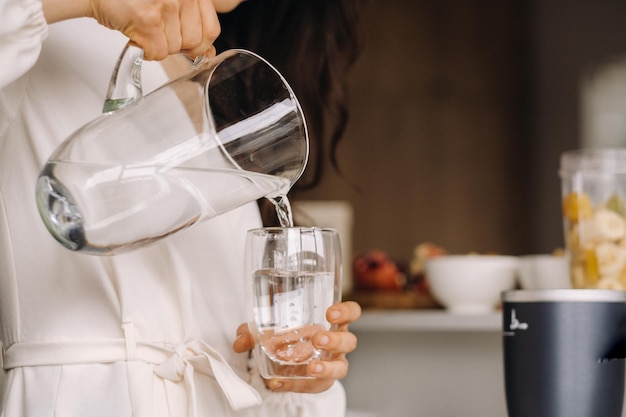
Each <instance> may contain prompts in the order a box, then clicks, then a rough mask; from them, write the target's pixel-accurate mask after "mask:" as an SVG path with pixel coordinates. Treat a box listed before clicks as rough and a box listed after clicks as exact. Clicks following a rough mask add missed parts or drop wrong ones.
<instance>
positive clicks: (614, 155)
mask: <svg viewBox="0 0 626 417" xmlns="http://www.w3.org/2000/svg"><path fill="white" fill-rule="evenodd" d="M560 175H561V181H562V197H563V221H564V229H565V243H566V247H567V249H568V251H569V252H570V260H571V264H570V266H571V268H570V271H571V276H572V285H573V287H574V288H603V289H614V290H624V289H626V149H579V150H574V151H568V152H565V153H563V154H562V156H561V170H560Z"/></svg>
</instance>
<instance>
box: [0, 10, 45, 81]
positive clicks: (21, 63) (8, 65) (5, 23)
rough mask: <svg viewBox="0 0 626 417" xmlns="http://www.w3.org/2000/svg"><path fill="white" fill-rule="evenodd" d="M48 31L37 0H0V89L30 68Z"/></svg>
mask: <svg viewBox="0 0 626 417" xmlns="http://www.w3.org/2000/svg"><path fill="white" fill-rule="evenodd" d="M47 34H48V25H47V23H46V19H45V18H44V15H43V9H42V5H41V1H40V0H0V63H2V64H1V68H0V90H1V89H3V88H4V87H6V86H7V85H9V84H11V83H12V82H13V81H15V80H17V79H18V78H19V77H21V76H22V75H24V74H25V73H26V72H27V71H28V70H29V69H30V68H32V66H33V65H34V64H35V62H36V61H37V58H38V57H39V53H40V51H41V45H42V43H43V41H44V39H45V38H46V36H47Z"/></svg>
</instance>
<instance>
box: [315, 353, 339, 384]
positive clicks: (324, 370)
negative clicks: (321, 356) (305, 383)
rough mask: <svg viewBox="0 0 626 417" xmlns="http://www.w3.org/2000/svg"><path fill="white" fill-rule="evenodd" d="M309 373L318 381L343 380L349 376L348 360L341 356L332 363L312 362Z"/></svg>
mask: <svg viewBox="0 0 626 417" xmlns="http://www.w3.org/2000/svg"><path fill="white" fill-rule="evenodd" d="M307 372H308V375H311V376H313V377H315V378H318V379H343V378H345V377H346V375H348V360H347V359H346V357H345V355H341V356H339V357H337V358H336V359H334V360H332V361H311V363H309V364H308V365H307Z"/></svg>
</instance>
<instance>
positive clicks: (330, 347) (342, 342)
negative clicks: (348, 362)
mask: <svg viewBox="0 0 626 417" xmlns="http://www.w3.org/2000/svg"><path fill="white" fill-rule="evenodd" d="M356 345H357V337H356V336H355V335H354V334H353V333H350V332H318V333H316V334H315V335H314V336H313V346H315V347H316V348H317V349H322V350H325V351H327V352H333V353H350V352H352V351H353V350H354V349H356Z"/></svg>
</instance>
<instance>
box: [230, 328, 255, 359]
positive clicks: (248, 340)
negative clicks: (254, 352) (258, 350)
mask: <svg viewBox="0 0 626 417" xmlns="http://www.w3.org/2000/svg"><path fill="white" fill-rule="evenodd" d="M253 347H254V338H253V337H252V334H251V333H250V330H249V329H248V325H247V324H246V323H244V324H242V325H240V326H239V327H238V328H237V338H236V339H235V341H234V342H233V350H234V351H235V352H236V353H243V352H247V351H249V350H250V349H252V348H253Z"/></svg>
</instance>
